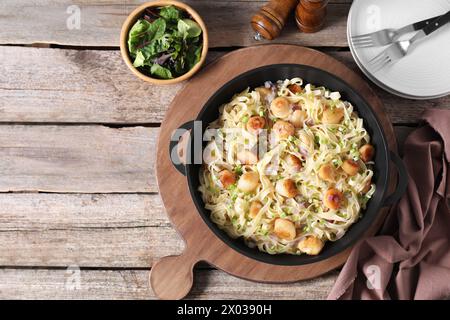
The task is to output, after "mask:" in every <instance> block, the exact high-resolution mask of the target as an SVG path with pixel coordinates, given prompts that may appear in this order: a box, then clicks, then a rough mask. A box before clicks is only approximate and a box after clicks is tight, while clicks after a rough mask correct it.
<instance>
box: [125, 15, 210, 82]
mask: <svg viewBox="0 0 450 320" xmlns="http://www.w3.org/2000/svg"><path fill="white" fill-rule="evenodd" d="M158 10H159V11H158V12H157V13H155V14H152V15H151V17H150V16H147V15H145V16H144V18H142V19H139V20H138V21H136V23H135V24H134V25H133V27H132V28H131V29H130V31H129V34H128V50H129V52H130V56H131V58H132V59H133V65H134V66H135V67H136V68H138V69H139V70H140V71H141V72H143V73H145V74H148V75H150V76H152V77H156V78H161V79H171V78H175V77H179V76H181V75H183V74H185V73H186V72H188V71H189V70H190V69H192V68H193V67H194V66H195V65H196V64H197V63H198V62H199V61H200V58H201V53H202V49H203V47H202V29H201V27H200V26H199V25H198V23H197V22H195V21H194V20H192V19H190V17H189V16H188V15H187V13H186V12H184V11H182V10H180V9H178V8H176V7H174V6H165V7H161V8H158Z"/></svg>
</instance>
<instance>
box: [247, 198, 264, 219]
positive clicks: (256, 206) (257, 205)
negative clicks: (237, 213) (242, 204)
mask: <svg viewBox="0 0 450 320" xmlns="http://www.w3.org/2000/svg"><path fill="white" fill-rule="evenodd" d="M262 207H263V205H262V203H261V202H259V201H258V200H255V201H253V202H252V203H251V204H250V209H249V212H248V215H249V216H250V218H252V219H255V218H256V216H257V215H258V213H259V211H260V210H261V208H262Z"/></svg>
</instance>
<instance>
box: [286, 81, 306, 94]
mask: <svg viewBox="0 0 450 320" xmlns="http://www.w3.org/2000/svg"><path fill="white" fill-rule="evenodd" d="M288 89H289V90H290V91H291V92H292V93H294V94H296V93H302V92H303V89H302V87H300V86H299V85H298V84H295V83H294V84H290V85H288Z"/></svg>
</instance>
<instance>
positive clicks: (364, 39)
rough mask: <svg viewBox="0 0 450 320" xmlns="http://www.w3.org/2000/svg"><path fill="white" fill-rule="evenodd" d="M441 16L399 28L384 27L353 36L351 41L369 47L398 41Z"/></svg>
mask: <svg viewBox="0 0 450 320" xmlns="http://www.w3.org/2000/svg"><path fill="white" fill-rule="evenodd" d="M439 17H441V16H436V17H433V18H429V19H425V20H422V21H419V22H416V23H412V24H409V25H407V26H404V27H402V28H399V29H383V30H379V31H375V32H372V33H367V34H362V35H359V36H352V37H351V41H352V44H353V46H354V47H355V48H368V47H376V46H385V45H388V44H390V43H393V42H396V41H397V40H398V39H400V37H401V36H403V35H405V34H407V33H409V32H412V31H418V30H420V29H423V28H425V27H426V26H427V25H428V24H429V23H430V22H432V21H434V20H436V19H437V18H439Z"/></svg>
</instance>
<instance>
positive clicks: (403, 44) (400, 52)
mask: <svg viewBox="0 0 450 320" xmlns="http://www.w3.org/2000/svg"><path fill="white" fill-rule="evenodd" d="M448 22H450V11H449V12H447V13H446V14H444V15H442V16H440V17H439V18H437V19H436V20H434V21H433V22H431V23H429V24H428V25H427V26H426V27H425V28H423V29H422V30H420V31H419V32H417V33H416V34H415V35H414V37H412V38H411V39H409V40H404V41H397V42H395V43H393V44H391V45H390V46H389V47H387V48H386V49H385V50H383V51H382V52H381V53H380V54H378V55H377V56H375V57H374V58H373V59H371V60H370V61H369V64H370V65H371V66H372V70H373V72H374V73H375V72H377V71H379V70H381V69H382V68H384V67H385V66H386V65H387V64H389V63H394V62H396V61H398V60H399V59H401V58H403V57H404V56H405V55H406V54H407V53H408V52H409V50H410V48H411V45H412V44H413V43H415V42H416V41H419V40H420V39H423V38H425V37H426V36H428V35H430V34H431V33H433V32H434V31H436V30H437V29H439V28H441V27H442V26H444V25H445V24H447V23H448Z"/></svg>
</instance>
